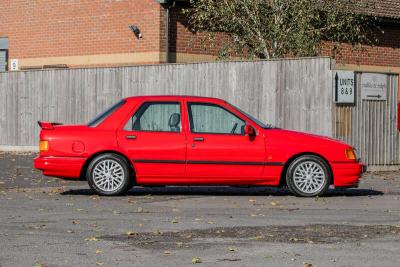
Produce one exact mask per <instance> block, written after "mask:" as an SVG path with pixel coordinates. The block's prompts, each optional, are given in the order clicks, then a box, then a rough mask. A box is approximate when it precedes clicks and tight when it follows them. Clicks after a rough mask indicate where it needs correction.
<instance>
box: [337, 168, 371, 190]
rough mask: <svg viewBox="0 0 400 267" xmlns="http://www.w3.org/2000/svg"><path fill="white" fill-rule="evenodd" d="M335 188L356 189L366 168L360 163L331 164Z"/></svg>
mask: <svg viewBox="0 0 400 267" xmlns="http://www.w3.org/2000/svg"><path fill="white" fill-rule="evenodd" d="M331 166H332V172H333V184H334V186H335V187H356V186H358V183H359V181H360V178H361V176H362V174H363V173H364V172H366V171H367V166H366V165H365V164H363V163H360V162H340V163H331Z"/></svg>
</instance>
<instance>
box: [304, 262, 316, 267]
mask: <svg viewBox="0 0 400 267" xmlns="http://www.w3.org/2000/svg"><path fill="white" fill-rule="evenodd" d="M303 265H304V267H313V266H314V265H312V263H308V262H303Z"/></svg>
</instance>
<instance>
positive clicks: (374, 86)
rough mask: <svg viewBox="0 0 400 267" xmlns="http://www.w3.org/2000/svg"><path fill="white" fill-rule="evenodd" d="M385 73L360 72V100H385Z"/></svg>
mask: <svg viewBox="0 0 400 267" xmlns="http://www.w3.org/2000/svg"><path fill="white" fill-rule="evenodd" d="M387 79H388V78H387V75H386V74H379V73H363V74H361V98H362V100H380V101H385V100H387V86H388V84H387Z"/></svg>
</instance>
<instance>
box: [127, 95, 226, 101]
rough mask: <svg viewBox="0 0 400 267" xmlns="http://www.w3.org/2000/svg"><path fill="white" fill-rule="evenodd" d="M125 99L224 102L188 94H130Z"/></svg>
mask: <svg viewBox="0 0 400 267" xmlns="http://www.w3.org/2000/svg"><path fill="white" fill-rule="evenodd" d="M125 99H126V100H128V101H130V100H135V101H137V100H161V101H162V100H167V101H168V100H169V101H171V100H177V101H180V100H187V101H210V102H225V101H224V100H222V99H219V98H214V97H204V96H190V95H144V96H131V97H127V98H125Z"/></svg>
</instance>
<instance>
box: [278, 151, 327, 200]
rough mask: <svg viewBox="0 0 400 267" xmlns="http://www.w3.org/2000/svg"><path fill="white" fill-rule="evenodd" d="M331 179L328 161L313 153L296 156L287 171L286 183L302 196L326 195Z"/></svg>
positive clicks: (293, 191)
mask: <svg viewBox="0 0 400 267" xmlns="http://www.w3.org/2000/svg"><path fill="white" fill-rule="evenodd" d="M331 179H332V177H331V172H330V168H329V166H328V165H327V163H326V162H325V161H324V160H323V159H321V158H320V157H317V156H313V155H305V156H301V157H298V158H296V159H295V160H294V161H293V162H292V163H291V164H290V165H289V168H288V169H287V172H286V184H287V186H288V188H289V190H290V192H292V193H293V194H295V195H296V196H300V197H315V196H322V195H324V194H325V193H326V191H328V189H329V185H330V184H331Z"/></svg>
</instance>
